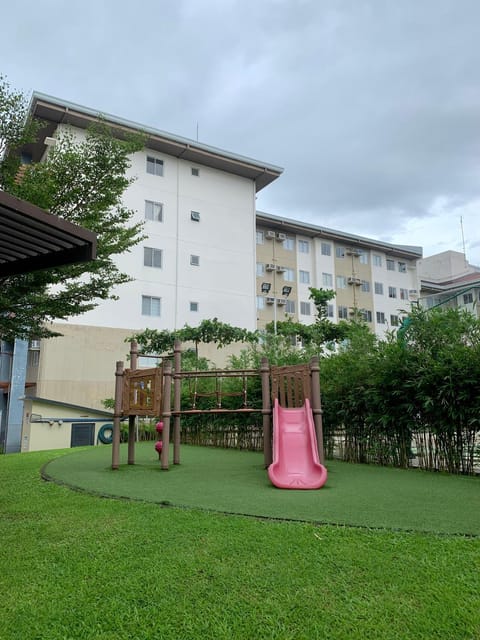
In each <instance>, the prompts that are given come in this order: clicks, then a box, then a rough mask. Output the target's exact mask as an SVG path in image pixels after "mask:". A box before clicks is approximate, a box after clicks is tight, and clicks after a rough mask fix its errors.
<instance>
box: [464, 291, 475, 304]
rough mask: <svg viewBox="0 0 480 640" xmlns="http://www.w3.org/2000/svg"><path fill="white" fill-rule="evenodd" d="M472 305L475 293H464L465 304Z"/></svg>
mask: <svg viewBox="0 0 480 640" xmlns="http://www.w3.org/2000/svg"><path fill="white" fill-rule="evenodd" d="M472 303H473V293H464V294H463V304H472Z"/></svg>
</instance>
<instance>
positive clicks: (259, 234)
mask: <svg viewBox="0 0 480 640" xmlns="http://www.w3.org/2000/svg"><path fill="white" fill-rule="evenodd" d="M264 241H265V236H264V235H263V231H257V244H263V243H264Z"/></svg>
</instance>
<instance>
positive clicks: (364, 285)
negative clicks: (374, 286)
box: [360, 280, 370, 293]
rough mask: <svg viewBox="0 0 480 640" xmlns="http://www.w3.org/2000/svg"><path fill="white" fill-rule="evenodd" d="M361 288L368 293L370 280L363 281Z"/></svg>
mask: <svg viewBox="0 0 480 640" xmlns="http://www.w3.org/2000/svg"><path fill="white" fill-rule="evenodd" d="M360 288H361V290H362V291H365V292H366V293H368V292H369V291H370V282H369V281H368V280H362V283H361V286H360Z"/></svg>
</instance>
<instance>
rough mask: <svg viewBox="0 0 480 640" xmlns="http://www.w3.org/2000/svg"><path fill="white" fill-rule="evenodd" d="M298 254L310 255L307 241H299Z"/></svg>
mask: <svg viewBox="0 0 480 640" xmlns="http://www.w3.org/2000/svg"><path fill="white" fill-rule="evenodd" d="M298 252H299V253H310V243H309V242H308V240H299V241H298Z"/></svg>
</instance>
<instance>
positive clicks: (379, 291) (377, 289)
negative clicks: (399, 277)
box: [375, 282, 383, 296]
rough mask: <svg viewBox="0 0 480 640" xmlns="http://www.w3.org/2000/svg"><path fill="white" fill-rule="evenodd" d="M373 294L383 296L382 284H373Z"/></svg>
mask: <svg viewBox="0 0 480 640" xmlns="http://www.w3.org/2000/svg"><path fill="white" fill-rule="evenodd" d="M375 293H376V294H378V295H379V296H383V282H375Z"/></svg>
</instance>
